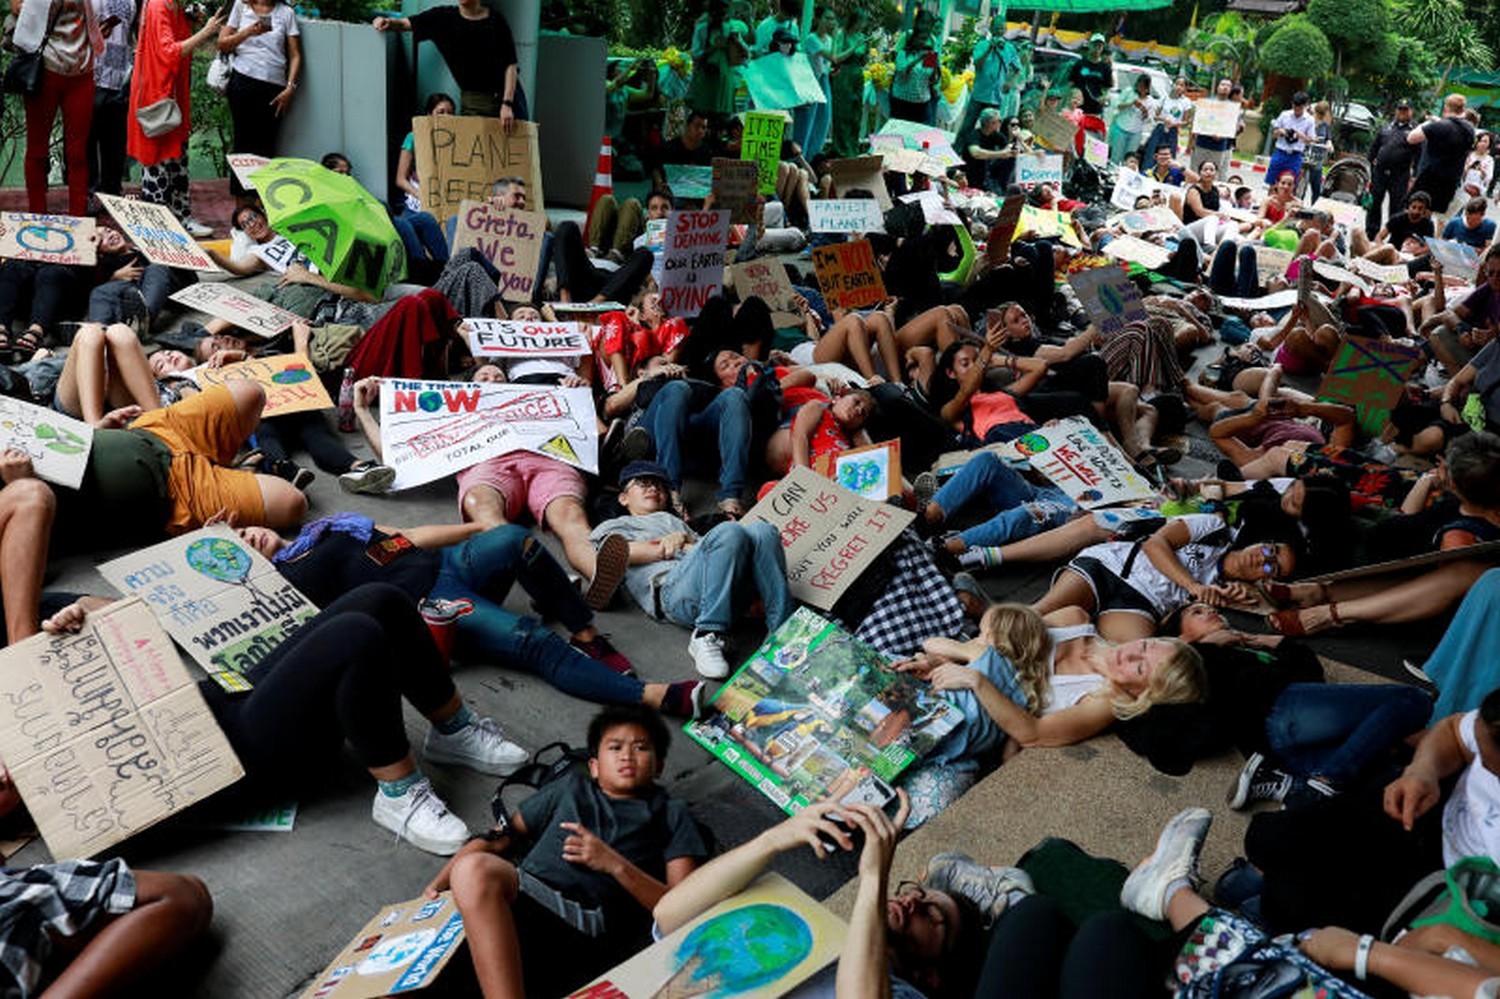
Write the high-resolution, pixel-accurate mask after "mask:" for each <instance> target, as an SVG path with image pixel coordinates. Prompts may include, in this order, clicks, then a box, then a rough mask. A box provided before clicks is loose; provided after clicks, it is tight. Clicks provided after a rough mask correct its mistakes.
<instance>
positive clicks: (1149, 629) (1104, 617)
mask: <svg viewBox="0 0 1500 999" xmlns="http://www.w3.org/2000/svg"><path fill="white" fill-rule="evenodd" d="M1098 624H1099V634H1100V635H1102V636H1104V637H1105V638H1107V639H1109V640H1110V641H1111V642H1114V643H1116V644H1120V645H1123V644H1124V643H1125V642H1133V641H1135V640H1136V639H1139V638H1150V637H1151V636H1152V635H1154V634H1156V622H1155V621H1153V620H1151V619H1150V618H1149V617H1146V616H1145V615H1143V614H1132V613H1130V611H1105V612H1104V613H1103V614H1100V615H1099V622H1098Z"/></svg>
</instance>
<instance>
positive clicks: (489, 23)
mask: <svg viewBox="0 0 1500 999" xmlns="http://www.w3.org/2000/svg"><path fill="white" fill-rule="evenodd" d="M372 23H373V24H374V26H375V30H376V31H410V32H411V33H412V37H413V38H415V39H416V40H417V41H419V42H421V41H426V40H428V39H431V41H432V43H433V44H434V45H436V46H437V50H438V53H439V54H441V55H442V57H443V62H445V63H447V64H448V72H450V73H452V74H453V79H454V81H455V82H456V83H457V84H458V86H459V95H458V107H459V113H460V114H472V115H483V116H485V117H489V118H496V117H498V118H499V119H500V124H501V125H502V126H503V127H504V128H505V131H506V132H507V133H509V132H511V131H512V130H513V129H514V128H515V122H516V119H517V118H520V119H521V120H523V121H525V120H527V119H528V118H529V117H530V114H529V112H528V110H527V105H526V93H525V91H524V90H523V89H522V88H521V80H520V66H519V65H517V63H516V41H515V38H514V37H513V36H512V35H511V33H510V25H509V24H507V23H506V22H505V18H503V17H501V16H500V12H499V11H497V10H494V9H493V8H491V7H489V6H487V5H486V4H485V3H484V0H459V3H458V6H456V7H429V8H428V9H427V10H424V11H422V12H420V13H417V14H413V15H412V16H411V17H377V18H375V20H374V21H373V22H372Z"/></svg>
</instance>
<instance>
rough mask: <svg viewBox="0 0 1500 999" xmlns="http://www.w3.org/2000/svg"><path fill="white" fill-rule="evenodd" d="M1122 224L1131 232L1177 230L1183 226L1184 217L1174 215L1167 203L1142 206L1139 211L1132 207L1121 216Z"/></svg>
mask: <svg viewBox="0 0 1500 999" xmlns="http://www.w3.org/2000/svg"><path fill="white" fill-rule="evenodd" d="M1120 224H1121V225H1123V226H1124V227H1125V231H1126V232H1129V233H1137V232H1176V231H1177V230H1178V229H1181V228H1182V219H1180V218H1178V217H1177V216H1176V215H1174V214H1173V213H1172V209H1170V208H1168V207H1166V206H1165V205H1152V206H1151V207H1150V208H1142V209H1140V210H1139V211H1137V210H1135V209H1131V210H1130V211H1128V212H1126V213H1125V214H1124V215H1121V216H1120Z"/></svg>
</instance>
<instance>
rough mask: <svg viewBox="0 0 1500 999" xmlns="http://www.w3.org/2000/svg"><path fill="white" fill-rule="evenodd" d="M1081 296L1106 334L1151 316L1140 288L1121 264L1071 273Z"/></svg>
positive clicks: (1090, 316)
mask: <svg viewBox="0 0 1500 999" xmlns="http://www.w3.org/2000/svg"><path fill="white" fill-rule="evenodd" d="M1068 283H1069V284H1070V285H1072V286H1073V290H1074V291H1075V292H1077V294H1078V300H1079V301H1080V302H1082V303H1083V307H1084V308H1085V309H1087V310H1088V314H1089V318H1090V319H1092V320H1093V321H1094V325H1095V326H1096V327H1097V328H1098V330H1099V332H1100V333H1101V334H1102V335H1103V336H1105V337H1111V336H1114V335H1115V334H1116V333H1118V332H1120V331H1121V330H1123V329H1124V328H1125V327H1126V326H1128V325H1130V324H1131V323H1143V322H1145V321H1146V319H1147V318H1148V317H1147V315H1146V307H1145V306H1144V305H1142V304H1141V290H1140V288H1138V287H1136V283H1135V282H1134V281H1132V280H1130V278H1128V277H1126V276H1125V271H1124V270H1123V269H1122V268H1119V267H1092V268H1090V269H1088V270H1085V271H1078V272H1077V273H1075V274H1070V275H1069V276H1068Z"/></svg>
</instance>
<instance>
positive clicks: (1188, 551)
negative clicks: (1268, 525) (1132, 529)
mask: <svg viewBox="0 0 1500 999" xmlns="http://www.w3.org/2000/svg"><path fill="white" fill-rule="evenodd" d="M1172 519H1173V520H1176V521H1179V522H1181V523H1183V524H1186V525H1187V528H1188V543H1187V544H1185V545H1183V546H1182V547H1181V548H1179V549H1177V551H1176V555H1177V561H1179V562H1181V563H1182V567H1183V568H1184V569H1186V570H1187V571H1188V575H1190V576H1192V577H1193V578H1194V579H1195V580H1197V581H1198V582H1200V583H1202V584H1204V585H1205V586H1208V585H1212V584H1213V582H1214V581H1215V580H1217V579H1218V578H1219V559H1221V558H1223V557H1224V553H1225V552H1227V551H1229V549H1230V547H1231V546H1232V545H1233V538H1232V536H1231V534H1230V532H1229V531H1227V530H1225V526H1224V521H1222V520H1220V519H1219V518H1218V517H1217V516H1215V515H1214V514H1211V513H1193V514H1188V515H1187V516H1185V517H1174V518H1172ZM1134 547H1135V543H1134V542H1131V541H1108V542H1105V543H1104V544H1102V545H1090V546H1089V547H1087V548H1085V549H1084V550H1083V551H1081V552H1079V553H1078V554H1079V557H1082V556H1085V555H1087V556H1089V557H1090V558H1095V559H1098V560H1099V562H1100V563H1101V564H1102V565H1103V566H1104V567H1105V568H1106V569H1108V570H1109V571H1110V572H1113V573H1115V574H1116V575H1118V576H1123V578H1124V579H1125V582H1127V583H1129V584H1130V587H1131V589H1133V590H1135V591H1136V592H1137V593H1139V594H1140V595H1141V596H1143V597H1145V598H1146V599H1147V600H1148V601H1150V603H1151V606H1152V607H1154V608H1156V613H1157V614H1158V615H1159V616H1161V617H1166V616H1167V615H1168V614H1170V613H1172V611H1174V610H1176V609H1177V608H1178V607H1181V606H1182V605H1184V604H1186V603H1187V602H1188V600H1189V599H1190V597H1189V595H1188V592H1187V591H1186V590H1184V589H1183V588H1182V587H1180V586H1178V585H1177V584H1176V583H1174V582H1172V580H1170V579H1168V578H1167V577H1166V576H1164V575H1162V572H1161V570H1160V569H1158V568H1157V567H1156V566H1155V565H1153V564H1152V562H1151V559H1150V558H1149V557H1147V555H1146V554H1145V553H1144V552H1141V553H1139V554H1137V555H1136V557H1135V561H1134V562H1132V563H1131V565H1130V575H1128V576H1125V575H1124V573H1123V572H1122V570H1123V569H1124V568H1125V560H1126V559H1128V558H1129V557H1130V550H1131V549H1132V548H1134Z"/></svg>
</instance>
